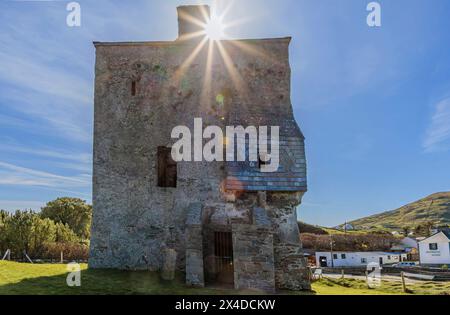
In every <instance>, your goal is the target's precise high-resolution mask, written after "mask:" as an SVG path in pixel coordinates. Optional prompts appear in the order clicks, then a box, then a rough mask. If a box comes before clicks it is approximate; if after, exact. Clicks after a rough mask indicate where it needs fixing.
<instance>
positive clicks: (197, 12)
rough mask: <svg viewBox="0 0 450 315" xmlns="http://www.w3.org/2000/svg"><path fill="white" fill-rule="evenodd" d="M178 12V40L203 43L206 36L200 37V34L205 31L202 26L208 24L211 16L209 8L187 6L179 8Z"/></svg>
mask: <svg viewBox="0 0 450 315" xmlns="http://www.w3.org/2000/svg"><path fill="white" fill-rule="evenodd" d="M177 11H178V40H186V41H194V42H195V41H201V40H202V39H203V37H204V36H202V35H199V32H202V31H204V30H205V28H204V26H202V25H201V24H206V23H207V21H208V20H209V18H210V16H211V13H210V9H209V6H208V5H186V6H180V7H178V8H177ZM195 35H197V36H195Z"/></svg>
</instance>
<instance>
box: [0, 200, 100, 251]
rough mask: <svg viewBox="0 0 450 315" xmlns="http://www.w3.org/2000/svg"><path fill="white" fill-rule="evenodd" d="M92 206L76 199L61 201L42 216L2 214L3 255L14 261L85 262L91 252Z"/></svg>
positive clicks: (49, 205) (28, 212) (48, 206)
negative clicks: (8, 255) (61, 259)
mask: <svg viewBox="0 0 450 315" xmlns="http://www.w3.org/2000/svg"><path fill="white" fill-rule="evenodd" d="M91 220H92V206H91V205H89V204H87V203H86V201H84V200H81V199H77V198H68V197H65V198H58V199H56V200H53V201H50V202H48V203H47V204H46V205H45V207H43V208H42V209H41V211H40V212H34V211H31V210H17V211H16V212H14V213H9V212H7V211H5V210H0V254H1V255H2V256H1V257H0V259H1V258H2V257H3V255H4V253H6V251H7V250H8V249H9V250H10V252H11V254H10V256H11V258H12V259H17V260H20V259H23V260H25V258H26V255H28V257H31V259H45V260H53V259H60V255H61V252H63V255H64V257H65V259H67V260H69V259H70V260H72V259H75V260H86V259H87V257H88V251H89V237H90V226H91Z"/></svg>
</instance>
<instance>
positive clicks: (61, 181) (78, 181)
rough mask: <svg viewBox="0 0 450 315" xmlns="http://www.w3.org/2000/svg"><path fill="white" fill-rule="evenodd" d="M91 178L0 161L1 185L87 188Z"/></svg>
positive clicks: (84, 175) (86, 175)
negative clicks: (64, 174)
mask: <svg viewBox="0 0 450 315" xmlns="http://www.w3.org/2000/svg"><path fill="white" fill-rule="evenodd" d="M90 178H91V176H90V175H89V174H79V175H77V176H61V175H57V174H53V173H49V172H44V171H40V170H35V169H31V168H26V167H21V166H18V165H14V164H10V163H5V162H1V161H0V185H19V186H43V187H53V188H62V189H64V188H74V187H76V188H86V187H89V185H90Z"/></svg>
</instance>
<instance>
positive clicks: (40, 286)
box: [0, 269, 312, 295]
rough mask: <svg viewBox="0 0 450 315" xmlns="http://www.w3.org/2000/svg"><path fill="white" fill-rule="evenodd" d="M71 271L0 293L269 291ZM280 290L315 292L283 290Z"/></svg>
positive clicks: (179, 276) (27, 281)
mask: <svg viewBox="0 0 450 315" xmlns="http://www.w3.org/2000/svg"><path fill="white" fill-rule="evenodd" d="M67 275H68V273H64V274H60V275H55V276H46V277H35V278H26V279H22V280H20V281H19V282H16V283H7V284H3V285H0V295H264V294H266V293H265V292H261V291H253V290H245V291H235V290H230V289H221V288H199V289H196V288H188V287H186V286H185V284H184V276H183V275H182V274H177V276H176V279H175V280H174V281H171V282H167V281H163V280H161V279H160V277H159V274H158V273H155V272H149V271H119V270H93V269H86V270H82V271H81V287H69V286H68V285H67V284H66V278H67ZM280 294H312V293H311V292H280Z"/></svg>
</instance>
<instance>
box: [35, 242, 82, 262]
mask: <svg viewBox="0 0 450 315" xmlns="http://www.w3.org/2000/svg"><path fill="white" fill-rule="evenodd" d="M61 252H63V256H64V260H65V261H87V260H88V257H89V246H87V245H83V244H74V243H47V244H45V245H44V248H43V254H42V256H41V257H40V258H41V259H45V260H57V261H59V260H60V259H61Z"/></svg>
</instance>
